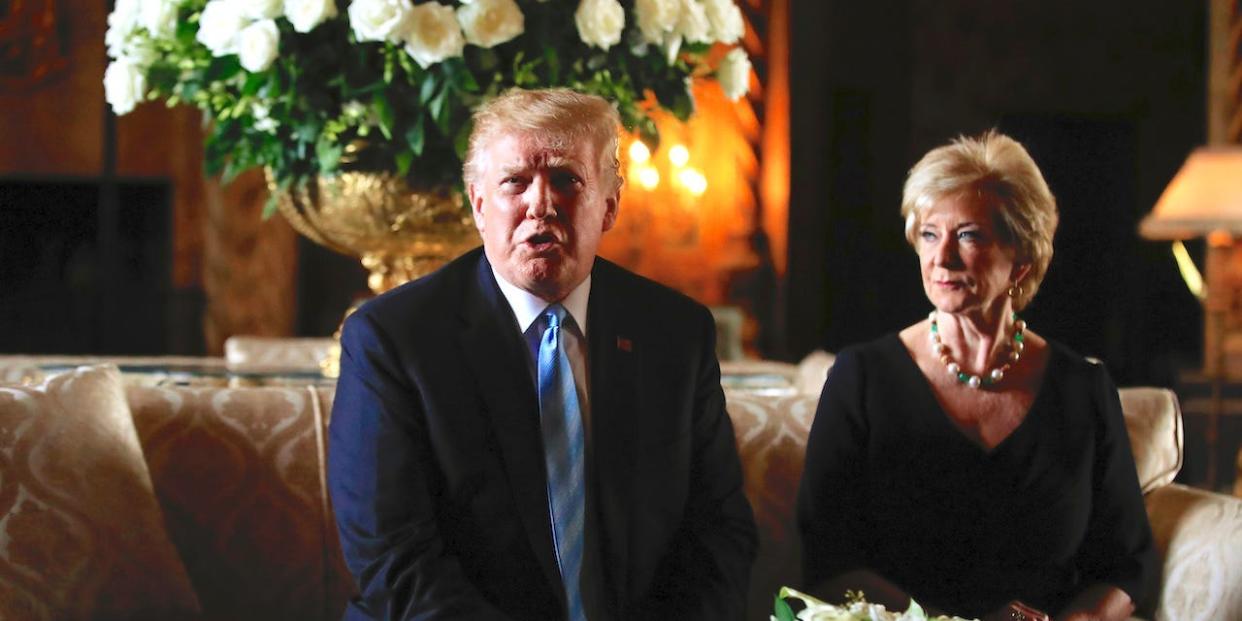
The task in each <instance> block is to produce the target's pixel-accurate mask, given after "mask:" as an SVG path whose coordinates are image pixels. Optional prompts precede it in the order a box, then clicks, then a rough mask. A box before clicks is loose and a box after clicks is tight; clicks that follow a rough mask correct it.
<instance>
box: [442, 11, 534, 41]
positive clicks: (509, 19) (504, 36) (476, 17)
mask: <svg viewBox="0 0 1242 621" xmlns="http://www.w3.org/2000/svg"><path fill="white" fill-rule="evenodd" d="M462 5H463V6H461V7H460V8H458V9H457V21H458V22H459V23H461V29H462V30H463V31H465V33H466V42H467V43H469V44H471V45H477V46H479V47H495V46H497V45H500V44H501V43H504V42H505V41H508V40H510V39H512V38H513V37H516V36H518V35H520V34H522V33H523V32H525V31H526V19H525V17H524V16H523V15H522V9H519V8H518V5H517V3H516V2H514V1H513V0H462Z"/></svg>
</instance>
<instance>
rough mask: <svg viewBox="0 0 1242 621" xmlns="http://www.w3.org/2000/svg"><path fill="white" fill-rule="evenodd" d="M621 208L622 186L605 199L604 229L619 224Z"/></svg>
mask: <svg viewBox="0 0 1242 621" xmlns="http://www.w3.org/2000/svg"><path fill="white" fill-rule="evenodd" d="M620 209H621V188H617V191H616V192H614V193H613V194H612V195H610V196H608V197H607V198H605V199H604V226H603V229H602V230H603V231H607V230H608V229H611V228H612V227H613V226H614V225H616V224H617V212H618V211H619V210H620Z"/></svg>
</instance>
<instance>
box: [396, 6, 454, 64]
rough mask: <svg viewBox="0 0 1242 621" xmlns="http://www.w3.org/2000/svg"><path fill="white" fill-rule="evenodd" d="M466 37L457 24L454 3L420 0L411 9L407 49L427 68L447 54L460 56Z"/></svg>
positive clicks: (406, 38) (447, 56) (406, 35)
mask: <svg viewBox="0 0 1242 621" xmlns="http://www.w3.org/2000/svg"><path fill="white" fill-rule="evenodd" d="M465 46H466V39H465V37H463V36H462V34H461V26H459V25H457V17H456V15H454V13H453V7H449V6H444V5H443V4H440V3H438V2H427V3H424V4H419V5H417V6H415V7H414V8H413V9H410V29H409V30H408V31H406V34H405V51H406V52H408V53H409V54H410V56H413V57H414V60H415V61H416V62H418V65H419V66H420V67H422V68H424V69H426V68H427V67H430V66H431V65H433V64H435V63H438V62H440V61H442V60H444V59H445V58H453V57H455V56H461V52H462V48H464V47H465Z"/></svg>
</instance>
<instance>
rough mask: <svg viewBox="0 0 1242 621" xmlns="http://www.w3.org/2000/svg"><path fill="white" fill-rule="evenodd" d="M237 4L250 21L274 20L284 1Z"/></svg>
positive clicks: (250, 1)
mask: <svg viewBox="0 0 1242 621" xmlns="http://www.w3.org/2000/svg"><path fill="white" fill-rule="evenodd" d="M238 4H241V5H243V6H242V11H243V13H244V14H245V16H246V17H249V18H250V19H276V18H277V17H280V16H281V13H282V9H284V0H244V1H242V2H238Z"/></svg>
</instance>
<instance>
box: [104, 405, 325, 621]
mask: <svg viewBox="0 0 1242 621" xmlns="http://www.w3.org/2000/svg"><path fill="white" fill-rule="evenodd" d="M128 397H129V402H130V405H131V408H132V409H133V416H134V421H135V424H136V425H137V429H138V434H139V436H140V437H141V439H142V446H143V449H144V450H145V451H146V455H147V462H148V464H149V466H150V469H151V476H152V479H153V480H154V483H155V490H156V495H157V496H158V498H159V500H160V503H161V505H162V506H163V507H164V512H165V514H166V515H167V516H168V523H169V532H170V533H171V536H172V539H173V541H174V542H175V543H176V545H177V547H178V548H179V549H180V550H181V553H182V556H183V558H184V559H185V564H186V567H187V568H188V570H189V575H190V578H191V580H192V581H193V583H194V587H195V588H196V589H197V591H198V593H199V596H200V599H201V600H202V602H203V608H204V612H205V613H206V615H207V616H208V617H209V618H218V619H230V620H234V621H241V620H246V619H254V620H260V619H264V620H266V619H339V618H340V614H341V611H342V610H343V609H344V600H345V597H346V596H347V593H348V589H349V586H348V584H347V583H346V584H342V583H341V581H340V579H339V574H340V572H339V571H337V570H336V569H335V567H334V565H336V564H339V562H340V561H339V551H338V550H339V547H338V545H337V543H336V531H335V527H334V526H333V525H332V519H331V516H330V514H329V508H328V507H327V504H326V498H327V494H326V492H325V482H324V479H323V467H322V466H323V463H324V459H323V456H324V414H323V413H324V411H325V409H324V403H325V401H324V399H330V396H329V395H325V394H323V393H321V392H320V391H317V390H315V389H312V388H305V387H303V388H237V389H231V388H185V387H178V388H153V387H143V386H131V387H129V388H128Z"/></svg>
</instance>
